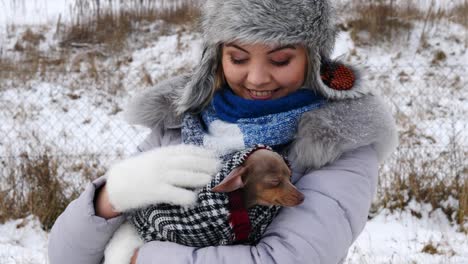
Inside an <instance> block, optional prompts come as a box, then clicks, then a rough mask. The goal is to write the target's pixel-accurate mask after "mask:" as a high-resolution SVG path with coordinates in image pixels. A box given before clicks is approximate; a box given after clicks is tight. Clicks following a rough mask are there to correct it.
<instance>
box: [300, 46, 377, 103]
mask: <svg viewBox="0 0 468 264" xmlns="http://www.w3.org/2000/svg"><path fill="white" fill-rule="evenodd" d="M360 79H361V76H360V71H359V70H358V69H356V68H355V67H353V66H350V65H346V64H345V63H343V62H340V61H339V60H331V59H329V58H328V57H327V56H324V55H321V54H319V52H318V51H317V50H315V49H313V48H311V49H309V69H308V79H307V85H308V86H309V87H312V89H313V90H315V91H317V92H318V93H319V94H321V95H323V96H324V97H325V98H327V99H331V100H343V99H349V98H359V97H362V96H363V95H366V94H371V91H369V90H368V88H366V87H364V86H362V85H361V83H360Z"/></svg>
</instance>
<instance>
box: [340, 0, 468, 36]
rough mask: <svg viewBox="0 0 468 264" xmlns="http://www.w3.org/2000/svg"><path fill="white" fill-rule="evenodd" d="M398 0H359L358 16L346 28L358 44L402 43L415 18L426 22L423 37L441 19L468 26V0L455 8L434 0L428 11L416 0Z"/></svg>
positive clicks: (357, 1)
mask: <svg viewBox="0 0 468 264" xmlns="http://www.w3.org/2000/svg"><path fill="white" fill-rule="evenodd" d="M432 1H435V0H432ZM397 2H398V1H395V0H372V1H364V0H356V1H353V2H352V4H351V5H352V6H351V9H352V11H353V12H354V13H355V14H356V16H355V17H356V18H355V19H352V20H350V21H349V22H348V25H347V26H344V28H346V29H348V27H349V29H350V30H351V37H352V39H353V41H354V42H355V43H356V44H358V45H379V44H380V43H383V42H396V43H401V42H402V41H405V40H406V39H408V37H409V34H410V33H411V31H412V30H413V24H414V22H417V21H419V22H422V23H423V29H422V33H421V37H420V38H421V39H422V40H423V39H425V38H427V37H428V36H426V35H427V34H428V32H430V31H431V29H432V28H434V27H436V26H437V24H438V23H439V22H441V21H452V22H456V23H460V24H462V25H465V26H467V27H468V1H465V3H464V4H461V5H459V6H456V7H454V8H453V9H452V10H449V11H447V10H445V9H435V8H434V6H435V4H434V3H432V4H431V5H430V8H429V9H428V10H427V11H421V10H420V9H419V8H418V7H417V4H415V3H414V1H411V0H410V1H405V2H403V3H401V2H398V3H397Z"/></svg>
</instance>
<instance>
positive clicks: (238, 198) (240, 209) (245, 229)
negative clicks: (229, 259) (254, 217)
mask: <svg viewBox="0 0 468 264" xmlns="http://www.w3.org/2000/svg"><path fill="white" fill-rule="evenodd" d="M228 196H229V212H230V214H229V224H230V225H231V227H232V229H233V231H234V235H235V238H234V241H236V242H245V241H247V240H248V238H249V235H250V232H251V231H252V226H251V224H250V219H249V212H248V211H247V208H245V206H244V201H243V200H244V199H243V198H242V190H241V189H238V190H235V191H233V192H230V193H228Z"/></svg>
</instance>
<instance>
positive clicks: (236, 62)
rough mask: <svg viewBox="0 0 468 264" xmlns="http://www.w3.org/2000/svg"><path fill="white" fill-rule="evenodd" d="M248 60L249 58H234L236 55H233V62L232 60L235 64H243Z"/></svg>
mask: <svg viewBox="0 0 468 264" xmlns="http://www.w3.org/2000/svg"><path fill="white" fill-rule="evenodd" d="M246 61H247V59H236V58H234V57H231V62H232V63H233V64H242V63H244V62H246Z"/></svg>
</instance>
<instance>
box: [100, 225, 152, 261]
mask: <svg viewBox="0 0 468 264" xmlns="http://www.w3.org/2000/svg"><path fill="white" fill-rule="evenodd" d="M143 244H144V241H143V239H141V238H140V236H139V234H138V233H137V231H136V229H135V227H134V226H133V225H132V224H130V223H128V222H126V223H123V224H122V225H121V226H120V227H119V229H117V231H115V233H114V235H113V236H112V238H111V240H110V241H109V243H107V246H106V249H105V250H104V264H128V263H130V260H131V259H132V256H133V254H134V252H135V250H136V249H137V248H139V247H141V246H142V245H143Z"/></svg>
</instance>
